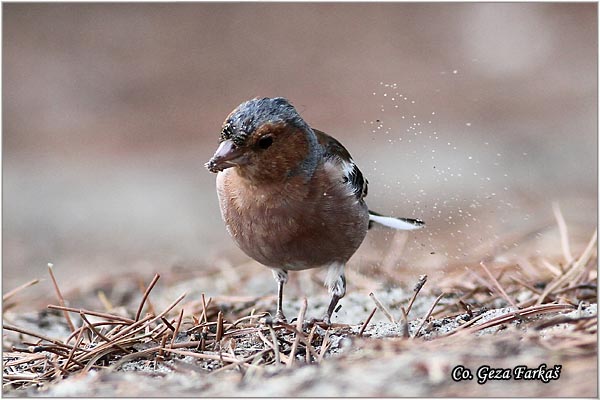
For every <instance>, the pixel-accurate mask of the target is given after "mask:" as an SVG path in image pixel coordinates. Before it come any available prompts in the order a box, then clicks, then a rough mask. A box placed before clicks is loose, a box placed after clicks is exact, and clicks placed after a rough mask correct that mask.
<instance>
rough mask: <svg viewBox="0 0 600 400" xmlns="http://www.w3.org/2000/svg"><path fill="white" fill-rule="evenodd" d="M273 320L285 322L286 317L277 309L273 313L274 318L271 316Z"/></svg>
mask: <svg viewBox="0 0 600 400" xmlns="http://www.w3.org/2000/svg"><path fill="white" fill-rule="evenodd" d="M273 322H274V323H276V324H278V323H282V322H283V323H287V318H286V317H285V315H283V311H281V310H278V311H277V312H276V313H275V318H273Z"/></svg>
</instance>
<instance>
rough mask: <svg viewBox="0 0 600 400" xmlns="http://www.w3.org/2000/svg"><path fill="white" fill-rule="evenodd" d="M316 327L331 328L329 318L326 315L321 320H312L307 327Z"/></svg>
mask: <svg viewBox="0 0 600 400" xmlns="http://www.w3.org/2000/svg"><path fill="white" fill-rule="evenodd" d="M313 325H318V326H320V327H321V328H329V327H330V326H331V317H330V316H329V315H327V314H325V315H324V316H323V318H313V319H311V320H310V321H308V326H313Z"/></svg>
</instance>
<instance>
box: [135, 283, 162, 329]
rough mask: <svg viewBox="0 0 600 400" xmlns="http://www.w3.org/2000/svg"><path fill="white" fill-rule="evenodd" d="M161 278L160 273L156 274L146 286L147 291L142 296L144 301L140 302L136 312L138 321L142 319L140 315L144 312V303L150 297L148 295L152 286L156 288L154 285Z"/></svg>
mask: <svg viewBox="0 0 600 400" xmlns="http://www.w3.org/2000/svg"><path fill="white" fill-rule="evenodd" d="M159 278H160V275H159V274H156V275H154V278H152V281H150V284H149V285H148V288H146V291H145V292H144V296H143V297H142V301H141V302H140V305H139V307H138V310H137V312H136V313H135V320H136V321H138V320H139V319H140V315H141V314H142V309H143V308H144V303H146V300H147V299H148V296H149V295H150V292H151V291H152V288H154V285H156V282H158V279H159Z"/></svg>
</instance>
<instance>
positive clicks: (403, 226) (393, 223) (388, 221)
mask: <svg viewBox="0 0 600 400" xmlns="http://www.w3.org/2000/svg"><path fill="white" fill-rule="evenodd" d="M369 220H371V221H373V222H376V223H378V224H380V225H383V226H387V227H389V228H394V229H399V230H403V231H413V230H415V229H421V228H422V227H423V226H424V224H423V222H422V221H418V220H414V222H412V221H408V220H402V219H398V218H393V217H384V216H382V215H373V214H369Z"/></svg>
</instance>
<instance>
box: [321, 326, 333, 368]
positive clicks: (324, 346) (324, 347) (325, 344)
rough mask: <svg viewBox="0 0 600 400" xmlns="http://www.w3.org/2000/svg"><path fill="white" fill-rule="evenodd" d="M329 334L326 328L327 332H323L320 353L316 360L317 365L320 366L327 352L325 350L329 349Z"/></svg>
mask: <svg viewBox="0 0 600 400" xmlns="http://www.w3.org/2000/svg"><path fill="white" fill-rule="evenodd" d="M330 332H331V331H330V330H329V328H327V331H325V337H323V343H321V351H320V352H319V359H318V363H319V364H321V361H323V357H324V356H325V352H326V351H327V348H328V347H329V333H330Z"/></svg>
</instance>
